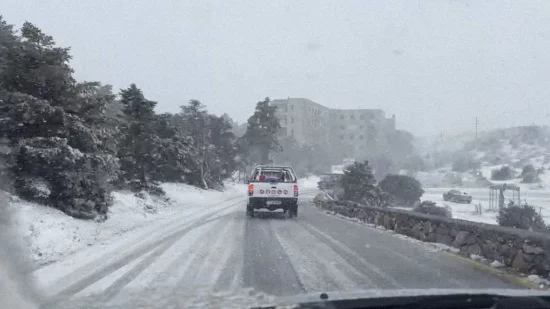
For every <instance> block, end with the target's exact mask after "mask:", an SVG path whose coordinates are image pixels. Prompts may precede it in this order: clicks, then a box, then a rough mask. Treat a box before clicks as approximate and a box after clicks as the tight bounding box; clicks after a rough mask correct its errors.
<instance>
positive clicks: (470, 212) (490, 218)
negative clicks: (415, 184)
mask: <svg viewBox="0 0 550 309" xmlns="http://www.w3.org/2000/svg"><path fill="white" fill-rule="evenodd" d="M451 189H457V190H460V191H463V192H467V193H468V194H470V195H472V197H473V200H472V203H471V204H458V203H453V202H448V201H447V202H445V201H443V193H444V192H447V191H449V190H451ZM424 191H425V193H424V195H423V196H422V200H423V201H425V200H427V201H432V202H436V204H437V205H438V206H449V207H450V208H451V210H452V213H453V218H456V219H462V220H469V221H476V222H483V223H489V224H497V222H496V216H497V212H495V211H490V210H489V189H488V188H452V187H449V188H424ZM510 194H511V192H505V194H504V196H505V197H507V196H508V195H510ZM521 201H522V203H523V202H527V203H528V204H529V205H533V206H535V208H536V209H537V211H539V212H540V213H541V215H542V217H543V219H544V221H545V222H547V223H550V190H529V189H526V188H522V190H521ZM476 204H481V209H482V213H481V214H477V213H476V211H475V205H476Z"/></svg>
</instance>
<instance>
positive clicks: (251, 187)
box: [248, 184, 254, 195]
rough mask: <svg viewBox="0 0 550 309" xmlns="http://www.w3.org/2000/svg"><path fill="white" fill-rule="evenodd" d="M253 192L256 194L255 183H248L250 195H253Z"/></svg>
mask: <svg viewBox="0 0 550 309" xmlns="http://www.w3.org/2000/svg"><path fill="white" fill-rule="evenodd" d="M252 194H254V185H253V184H249V185H248V195H252Z"/></svg>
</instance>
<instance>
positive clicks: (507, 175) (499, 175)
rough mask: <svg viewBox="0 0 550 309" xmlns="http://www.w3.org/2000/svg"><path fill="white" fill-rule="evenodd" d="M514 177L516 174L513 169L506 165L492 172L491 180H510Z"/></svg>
mask: <svg viewBox="0 0 550 309" xmlns="http://www.w3.org/2000/svg"><path fill="white" fill-rule="evenodd" d="M513 177H514V172H513V171H512V169H511V168H510V167H509V166H507V165H504V166H502V167H501V168H499V169H494V170H492V171H491V180H509V179H512V178H513Z"/></svg>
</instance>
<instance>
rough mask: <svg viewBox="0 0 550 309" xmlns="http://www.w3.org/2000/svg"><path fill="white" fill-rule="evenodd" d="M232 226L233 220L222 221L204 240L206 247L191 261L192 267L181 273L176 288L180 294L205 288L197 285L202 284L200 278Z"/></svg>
mask: <svg viewBox="0 0 550 309" xmlns="http://www.w3.org/2000/svg"><path fill="white" fill-rule="evenodd" d="M231 224H232V220H226V221H220V225H219V226H216V228H213V229H212V233H211V234H210V235H208V236H209V237H208V238H206V239H203V240H202V242H203V244H204V245H203V246H201V248H200V250H198V251H197V253H196V254H195V255H194V256H193V258H192V259H189V266H190V267H187V268H186V271H185V272H182V273H180V275H179V276H178V277H179V278H178V281H177V283H176V284H175V285H174V288H176V289H178V290H179V292H181V290H182V289H183V290H185V292H189V293H193V291H192V290H195V289H204V288H205V287H204V286H199V285H198V284H197V283H200V282H201V279H202V278H200V277H199V276H200V275H204V268H205V267H208V265H207V264H208V262H209V259H211V258H212V254H213V251H215V249H216V248H217V247H219V246H220V245H221V243H222V242H223V234H225V233H226V232H227V230H228V229H229V227H231ZM210 275H211V274H210ZM206 276H208V275H206ZM190 287H191V288H190Z"/></svg>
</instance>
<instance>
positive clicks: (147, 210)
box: [10, 183, 245, 265]
mask: <svg viewBox="0 0 550 309" xmlns="http://www.w3.org/2000/svg"><path fill="white" fill-rule="evenodd" d="M161 187H162V188H163V189H164V190H165V191H166V196H167V198H168V199H164V198H157V197H151V196H149V195H147V194H144V195H143V196H142V198H139V197H137V196H136V195H135V194H133V193H131V192H129V191H117V192H113V198H114V203H113V206H111V207H110V210H109V219H108V220H106V221H105V222H94V221H86V220H79V219H75V218H72V217H69V216H67V215H66V214H64V213H63V212H61V211H59V210H57V209H54V208H51V207H46V206H42V205H37V204H34V203H30V202H26V201H21V200H18V199H16V198H12V199H13V201H12V202H11V205H10V207H11V208H13V209H14V210H16V216H15V220H14V224H15V227H16V230H18V231H19V232H20V233H21V235H23V239H24V240H25V242H26V244H27V245H28V246H29V247H30V250H31V252H32V257H33V259H34V260H35V262H36V263H37V264H39V265H45V264H49V263H52V262H55V261H57V260H60V259H62V258H64V257H66V256H68V255H71V254H73V253H75V252H77V251H79V250H81V249H83V248H85V247H89V246H93V245H96V244H106V243H108V242H109V240H111V239H113V238H116V237H117V236H120V235H122V234H124V233H126V232H129V231H131V230H134V229H136V228H139V227H141V226H145V225H147V224H148V223H150V222H151V221H154V220H158V219H162V218H167V217H170V216H172V215H174V214H176V213H177V214H180V213H181V212H183V211H187V210H189V209H193V208H197V207H210V206H213V205H216V204H217V203H219V202H221V201H223V200H225V199H228V198H231V197H237V196H241V195H243V192H245V187H244V185H242V184H233V183H228V184H227V185H226V189H225V190H224V191H212V190H201V189H199V188H196V187H193V186H189V185H185V184H175V183H166V184H163V185H162V186H161Z"/></svg>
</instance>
